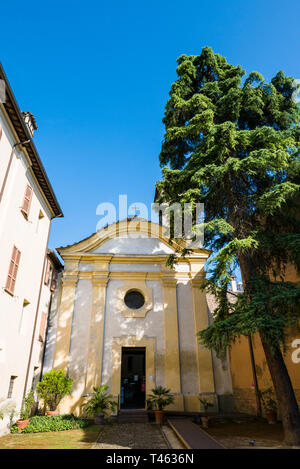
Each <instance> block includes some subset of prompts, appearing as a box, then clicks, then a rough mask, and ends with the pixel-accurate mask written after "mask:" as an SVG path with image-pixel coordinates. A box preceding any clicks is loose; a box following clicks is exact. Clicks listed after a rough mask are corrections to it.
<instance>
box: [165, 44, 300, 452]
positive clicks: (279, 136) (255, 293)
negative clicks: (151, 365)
mask: <svg viewBox="0 0 300 469" xmlns="http://www.w3.org/2000/svg"><path fill="white" fill-rule="evenodd" d="M177 74H178V79H177V80H176V81H175V82H174V83H173V84H172V87H171V91H170V98H169V100H168V102H167V105H166V110H165V116H164V119H163V122H164V124H165V129H166V132H165V136H164V140H163V143H162V149H161V153H160V162H161V165H162V166H163V167H164V168H163V180H162V181H159V182H158V183H157V188H158V191H159V193H160V194H161V196H160V201H167V202H169V203H173V202H180V203H181V204H184V203H190V202H192V203H194V204H195V203H199V202H202V203H204V207H205V224H204V226H205V247H208V248H211V249H212V250H213V251H214V252H215V253H216V254H215V256H214V258H213V261H212V262H211V269H210V275H209V276H208V280H207V281H206V283H205V288H206V289H207V290H209V291H210V292H212V293H213V294H215V295H216V296H217V298H218V300H219V302H218V304H219V306H218V308H217V310H216V311H215V313H214V314H215V321H214V323H213V324H212V325H211V326H209V327H208V329H206V330H204V331H201V332H200V333H199V337H200V340H201V341H202V342H203V343H204V344H205V345H206V346H207V347H209V348H214V349H215V350H216V351H217V353H218V354H219V355H221V354H222V353H224V350H226V348H227V347H228V346H230V345H231V344H232V343H233V342H234V341H235V340H236V338H237V337H239V336H241V335H245V336H247V335H249V334H253V333H255V332H258V333H259V335H260V338H261V341H262V345H263V349H264V352H265V356H266V360H267V363H268V367H269V370H270V374H271V377H272V381H273V384H274V388H275V392H276V395H277V400H278V404H279V407H280V411H281V416H282V420H283V425H284V430H285V441H286V443H287V444H289V445H300V414H299V410H298V406H297V401H296V398H295V395H294V391H293V388H292V385H291V381H290V378H289V375H288V372H287V368H286V366H285V362H284V359H283V353H282V352H283V351H282V349H283V347H284V345H285V337H286V331H287V328H289V327H293V326H294V327H295V325H296V323H297V321H298V320H299V318H300V315H299V301H300V289H299V288H298V287H297V285H295V284H292V283H289V282H285V281H284V270H285V266H286V265H287V264H293V265H294V266H295V267H296V269H297V270H298V272H299V269H300V235H299V233H300V230H299V228H300V223H299V206H297V200H299V187H300V186H299V181H300V178H299V172H300V163H299V136H300V130H299V107H298V105H297V103H296V102H295V100H294V99H293V95H295V86H296V85H295V81H294V80H293V78H291V77H286V76H285V75H284V73H283V72H278V73H277V75H276V76H275V77H274V78H273V79H272V80H271V81H270V83H267V82H265V81H264V78H263V77H262V76H261V75H260V74H259V73H257V72H252V73H250V74H249V76H248V77H247V78H246V79H244V80H243V79H242V77H243V75H244V71H243V70H242V68H241V67H240V66H233V65H231V64H229V63H227V61H226V59H225V58H224V57H222V56H221V55H219V54H214V53H213V51H212V50H211V49H210V48H209V47H205V48H203V50H202V53H201V55H193V56H186V55H183V56H181V57H180V58H179V59H178V68H177ZM196 224H197V221H196V220H195V226H196ZM196 227H197V226H196ZM183 255H184V253H183ZM173 260H174V259H172V260H171V261H173ZM237 264H239V265H240V268H241V273H242V279H243V283H244V293H240V294H238V298H237V301H236V303H228V302H227V288H228V285H229V282H230V277H231V275H232V272H233V270H234V269H235V267H236V265H237Z"/></svg>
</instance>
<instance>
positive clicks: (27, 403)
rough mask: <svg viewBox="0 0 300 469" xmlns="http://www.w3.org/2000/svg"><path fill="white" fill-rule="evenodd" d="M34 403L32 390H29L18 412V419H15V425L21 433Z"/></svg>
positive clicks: (27, 421)
mask: <svg viewBox="0 0 300 469" xmlns="http://www.w3.org/2000/svg"><path fill="white" fill-rule="evenodd" d="M33 404H34V397H33V392H32V391H30V392H29V393H28V394H27V396H26V397H25V399H24V404H23V405H22V408H21V412H20V419H19V420H17V421H16V425H17V427H18V429H19V433H22V430H24V428H25V427H27V425H28V424H29V417H30V415H31V411H32V406H33Z"/></svg>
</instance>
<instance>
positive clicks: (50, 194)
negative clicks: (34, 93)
mask: <svg viewBox="0 0 300 469" xmlns="http://www.w3.org/2000/svg"><path fill="white" fill-rule="evenodd" d="M0 79H2V80H4V82H5V102H4V103H3V106H4V108H5V111H6V112H7V114H8V116H9V119H10V121H11V123H12V125H13V127H14V129H15V132H16V133H17V136H18V139H19V140H20V142H25V141H26V142H27V143H24V145H23V146H24V147H25V148H26V151H27V153H28V156H29V158H30V161H31V168H32V171H33V173H34V175H35V177H36V179H37V181H38V183H39V186H40V188H41V190H42V192H43V194H44V196H45V197H46V199H47V201H48V203H49V205H50V207H51V209H52V212H53V215H54V217H63V212H62V209H61V208H60V205H59V203H58V201H57V199H56V196H55V194H54V191H53V188H52V186H51V184H50V181H49V179H48V176H47V174H46V171H45V168H44V166H43V163H42V162H41V159H40V156H39V154H38V151H37V149H36V147H35V144H34V143H33V141H32V138H31V135H30V134H29V130H28V129H27V126H26V124H25V121H24V118H23V115H22V113H21V111H20V108H19V106H18V103H17V101H16V98H15V95H14V93H13V91H12V89H11V87H10V84H9V81H8V79H7V76H6V74H5V72H4V69H3V67H2V65H1V63H0Z"/></svg>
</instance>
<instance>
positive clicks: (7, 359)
mask: <svg viewBox="0 0 300 469" xmlns="http://www.w3.org/2000/svg"><path fill="white" fill-rule="evenodd" d="M0 112H1V114H0V115H1V119H2V125H3V134H2V139H1V140H0V162H1V165H3V166H4V162H5V161H6V162H8V159H9V155H10V153H11V149H12V145H13V144H14V143H15V140H14V135H13V133H12V131H11V129H10V128H9V124H8V123H7V122H5V120H4V114H3V113H2V111H1V109H0ZM18 148H19V149H18V150H16V151H15V153H14V157H13V161H12V165H11V169H10V173H9V177H8V179H7V184H6V187H5V191H4V195H3V198H2V201H1V202H0V344H1V350H0V376H1V380H0V397H6V396H7V392H8V386H9V381H10V376H17V378H16V380H15V386H14V391H13V397H15V399H16V402H17V406H18V407H19V406H20V404H21V401H22V396H23V390H24V382H25V374H26V369H27V363H28V358H29V351H30V344H31V337H32V331H33V324H34V318H35V313H36V309H37V301H38V294H39V288H40V281H41V275H42V269H43V263H44V258H45V250H46V244H47V238H48V231H49V228H50V223H51V220H50V212H49V209H48V206H47V204H46V202H45V201H44V198H43V196H42V195H41V192H40V189H39V187H38V184H37V183H36V181H35V179H34V177H33V175H32V173H31V170H30V169H29V166H28V161H27V159H26V156H25V154H23V153H22V150H21V149H20V147H18ZM3 166H2V167H1V172H0V174H3V170H5V168H3ZM27 183H29V184H30V185H31V186H32V187H33V196H32V202H31V208H30V213H29V219H28V220H26V219H25V218H24V216H23V215H22V213H21V211H20V207H21V205H22V201H23V197H24V192H25V188H26V184H27ZM0 184H1V177H0ZM40 210H42V212H43V214H44V218H43V219H41V220H40V221H39V212H40ZM14 245H15V246H16V247H17V248H18V249H19V250H20V251H21V258H20V265H19V270H18V275H17V280H16V285H15V291H14V296H11V295H10V294H8V293H7V292H5V291H4V287H5V284H6V278H7V273H8V268H9V263H10V259H11V254H12V250H13V246H14ZM24 300H26V301H28V302H29V304H28V306H26V308H25V309H24V312H23V313H24V315H25V316H24V317H23V319H24V323H23V327H22V329H21V328H20V323H21V318H22V310H23V302H24ZM30 384H31V382H29V385H30ZM0 425H1V421H0Z"/></svg>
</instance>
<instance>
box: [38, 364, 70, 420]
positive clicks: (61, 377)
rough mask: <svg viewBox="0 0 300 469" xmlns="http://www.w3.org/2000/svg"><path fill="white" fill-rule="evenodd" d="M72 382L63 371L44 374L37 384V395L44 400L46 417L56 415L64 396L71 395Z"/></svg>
mask: <svg viewBox="0 0 300 469" xmlns="http://www.w3.org/2000/svg"><path fill="white" fill-rule="evenodd" d="M72 386H73V380H72V379H71V378H69V377H68V376H67V375H66V373H65V372H64V371H63V370H51V371H48V372H47V373H45V374H44V376H43V378H42V380H41V381H40V382H39V383H38V384H37V388H36V390H37V394H38V396H39V397H40V398H41V399H43V400H44V405H45V407H46V408H48V410H47V411H46V414H47V415H48V416H52V415H58V414H59V411H58V409H57V407H58V404H59V403H60V401H61V400H62V398H63V397H64V396H67V395H69V394H70V393H71V389H72Z"/></svg>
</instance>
